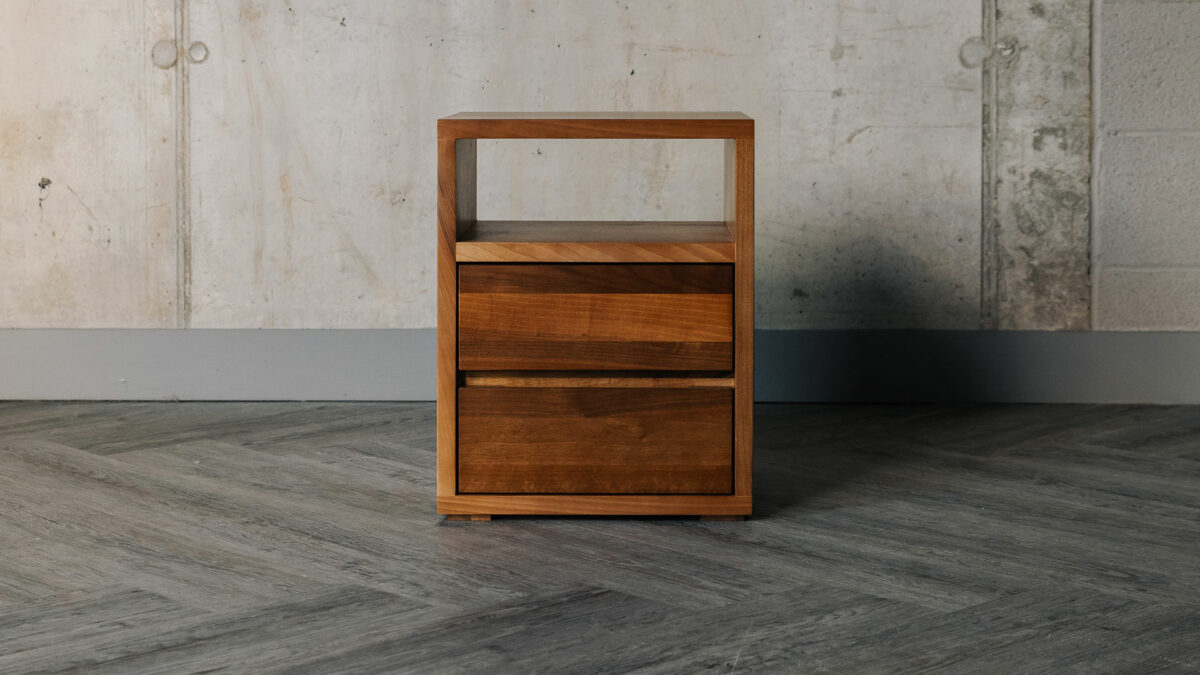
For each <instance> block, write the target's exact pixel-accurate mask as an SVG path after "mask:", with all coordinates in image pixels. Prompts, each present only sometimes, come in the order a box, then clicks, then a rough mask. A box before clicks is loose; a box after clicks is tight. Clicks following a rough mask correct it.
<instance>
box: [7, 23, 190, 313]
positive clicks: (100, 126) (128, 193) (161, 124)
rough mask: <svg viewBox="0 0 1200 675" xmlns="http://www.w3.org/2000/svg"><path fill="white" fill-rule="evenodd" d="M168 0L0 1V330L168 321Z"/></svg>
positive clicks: (171, 276) (172, 278) (171, 218)
mask: <svg viewBox="0 0 1200 675" xmlns="http://www.w3.org/2000/svg"><path fill="white" fill-rule="evenodd" d="M173 34H174V3H172V2H170V0H143V1H137V2H124V3H108V2H104V3H99V2H90V1H85V0H77V1H73V2H55V3H38V2H21V3H17V2H5V3H0V82H2V83H3V90H2V93H0V327H5V328H11V327H72V328H90V327H168V326H172V325H174V324H175V320H176V312H175V300H176V292H175V289H176V264H175V263H176V250H175V244H176V240H175V206H176V205H175V196H176V195H175V149H176V148H175V111H176V108H175V105H174V97H175V93H174V92H175V79H174V78H175V71H174V70H173V69H168V70H163V69H158V68H155V67H154V66H153V65H152V63H151V46H152V45H153V44H154V43H155V42H156V41H157V40H160V39H170V38H172V37H173Z"/></svg>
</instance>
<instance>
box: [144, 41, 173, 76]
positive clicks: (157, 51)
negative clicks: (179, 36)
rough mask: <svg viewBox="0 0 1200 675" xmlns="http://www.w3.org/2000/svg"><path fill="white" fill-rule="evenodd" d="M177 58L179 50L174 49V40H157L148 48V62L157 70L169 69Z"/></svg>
mask: <svg viewBox="0 0 1200 675" xmlns="http://www.w3.org/2000/svg"><path fill="white" fill-rule="evenodd" d="M178 58H179V50H178V49H176V48H175V41H174V40H159V41H158V42H155V43H154V46H153V47H151V48H150V60H151V61H153V62H154V65H155V66H157V67H159V68H163V69H166V68H170V67H171V66H173V65H175V61H176V60H177V59H178Z"/></svg>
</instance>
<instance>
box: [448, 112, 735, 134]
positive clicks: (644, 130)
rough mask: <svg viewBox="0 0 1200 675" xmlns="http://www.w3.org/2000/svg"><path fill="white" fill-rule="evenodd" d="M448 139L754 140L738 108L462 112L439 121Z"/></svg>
mask: <svg viewBox="0 0 1200 675" xmlns="http://www.w3.org/2000/svg"><path fill="white" fill-rule="evenodd" d="M438 135H439V136H441V137H444V138H461V139H469V138H752V137H753V136H754V120H753V119H751V118H750V117H747V116H746V115H744V114H742V113H740V112H640V113H627V112H547V113H535V112H464V113H458V114H457V115H451V116H449V117H443V118H441V119H439V120H438Z"/></svg>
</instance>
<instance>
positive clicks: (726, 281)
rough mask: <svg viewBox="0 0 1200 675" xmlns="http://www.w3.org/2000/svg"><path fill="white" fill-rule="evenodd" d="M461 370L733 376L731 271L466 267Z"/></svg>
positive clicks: (462, 278)
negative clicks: (678, 372)
mask: <svg viewBox="0 0 1200 675" xmlns="http://www.w3.org/2000/svg"><path fill="white" fill-rule="evenodd" d="M458 284H459V296H458V345H459V347H458V367H459V369H461V370H713V371H716V370H731V369H732V368H733V267H732V266H731V265H615V264H595V265H586V264H576V265H543V264H523V265H489V264H464V265H460V266H459V276H458Z"/></svg>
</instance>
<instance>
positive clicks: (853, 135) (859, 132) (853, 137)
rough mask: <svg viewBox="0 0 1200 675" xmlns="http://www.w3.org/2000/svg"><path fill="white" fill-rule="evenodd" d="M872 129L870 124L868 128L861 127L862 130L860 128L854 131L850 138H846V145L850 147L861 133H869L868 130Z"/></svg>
mask: <svg viewBox="0 0 1200 675" xmlns="http://www.w3.org/2000/svg"><path fill="white" fill-rule="evenodd" d="M870 128H871V125H870V124H868V125H867V126H865V127H861V128H859V129H855V130H854V131H853V132H852V133H851V134H850V135H849V136H847V137H846V145H850V144H851V143H853V142H854V139H855V138H858V135H859V134H861V133H863V132H865V131H868V130H870Z"/></svg>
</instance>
